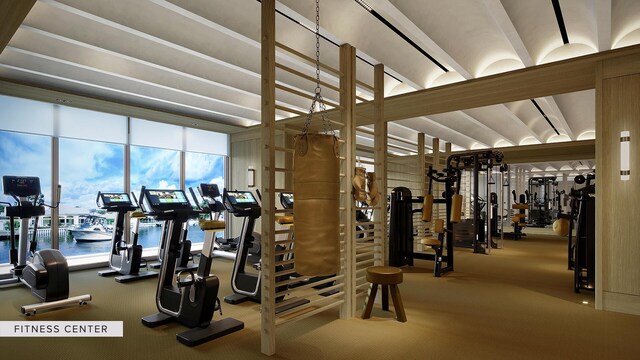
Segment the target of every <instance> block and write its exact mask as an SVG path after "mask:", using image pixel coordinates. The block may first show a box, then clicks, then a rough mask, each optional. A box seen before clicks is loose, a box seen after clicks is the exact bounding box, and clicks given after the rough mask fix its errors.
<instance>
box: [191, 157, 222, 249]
mask: <svg viewBox="0 0 640 360" xmlns="http://www.w3.org/2000/svg"><path fill="white" fill-rule="evenodd" d="M224 159H225V158H224V156H221V155H213V154H203V153H196V152H187V153H186V154H185V171H186V172H185V187H186V189H187V191H188V196H189V197H190V198H191V193H190V191H189V190H188V189H189V188H192V189H193V190H194V193H195V194H196V198H197V199H191V200H193V202H194V205H195V204H196V203H195V202H196V201H197V202H198V203H200V206H202V205H204V204H202V202H203V199H202V198H201V197H200V195H199V192H198V187H199V186H200V184H202V183H205V184H217V185H218V189H219V190H220V193H222V190H223V189H224ZM204 215H206V214H203V217H204ZM190 225H191V226H190V227H189V238H190V240H191V241H192V242H202V241H203V240H204V232H203V231H202V230H201V229H200V227H199V226H198V224H197V222H195V221H193V222H191V223H190Z"/></svg>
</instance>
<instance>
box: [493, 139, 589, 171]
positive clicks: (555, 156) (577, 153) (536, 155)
mask: <svg viewBox="0 0 640 360" xmlns="http://www.w3.org/2000/svg"><path fill="white" fill-rule="evenodd" d="M498 150H499V151H501V152H502V153H503V154H504V162H506V163H507V164H530V163H546V162H560V161H571V160H582V159H595V156H596V141H595V140H580V141H572V142H562V143H551V144H539V145H523V146H514V147H504V148H500V149H498ZM574 168H575V167H574ZM543 170H544V169H543Z"/></svg>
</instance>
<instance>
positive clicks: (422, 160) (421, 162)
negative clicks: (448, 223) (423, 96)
mask: <svg viewBox="0 0 640 360" xmlns="http://www.w3.org/2000/svg"><path fill="white" fill-rule="evenodd" d="M425 152H426V151H425V140H424V133H418V168H417V169H416V172H417V173H418V175H417V176H416V180H417V181H419V182H420V189H421V191H422V194H413V196H418V195H426V194H427V191H428V190H429V189H428V188H427V186H428V185H429V184H428V183H427V177H426V176H425V174H426V173H427V159H426V154H425ZM414 225H415V223H414ZM424 225H425V224H424V222H423V221H419V222H418V234H419V237H423V236H425V232H424V231H425V226H424Z"/></svg>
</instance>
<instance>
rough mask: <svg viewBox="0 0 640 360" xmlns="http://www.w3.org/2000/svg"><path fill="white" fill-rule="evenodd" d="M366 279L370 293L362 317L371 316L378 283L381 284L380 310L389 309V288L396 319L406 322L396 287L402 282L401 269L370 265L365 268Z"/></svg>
mask: <svg viewBox="0 0 640 360" xmlns="http://www.w3.org/2000/svg"><path fill="white" fill-rule="evenodd" d="M367 281H368V282H370V283H371V293H370V294H369V300H368V301H367V305H366V306H365V308H364V311H363V312H362V318H363V319H368V318H370V317H371V310H373V302H374V301H375V299H376V294H377V293H378V285H382V310H385V311H389V290H391V299H393V307H394V309H395V310H396V319H397V320H398V321H400V322H406V321H407V316H406V315H405V313H404V306H402V298H400V290H399V289H398V284H401V283H402V270H401V269H399V268H396V267H391V266H372V267H370V268H368V269H367ZM389 287H391V289H389Z"/></svg>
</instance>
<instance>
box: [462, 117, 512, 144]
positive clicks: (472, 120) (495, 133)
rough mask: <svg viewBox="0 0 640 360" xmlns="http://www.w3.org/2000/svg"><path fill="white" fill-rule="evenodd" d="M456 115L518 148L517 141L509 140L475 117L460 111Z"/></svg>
mask: <svg viewBox="0 0 640 360" xmlns="http://www.w3.org/2000/svg"><path fill="white" fill-rule="evenodd" d="M454 113H455V114H456V115H458V116H460V117H462V118H463V119H465V120H467V121H469V122H471V123H472V124H475V125H477V126H479V127H481V128H483V129H484V130H486V131H488V132H489V133H491V135H493V136H495V137H497V138H498V139H499V140H504V141H506V142H508V143H509V144H511V146H516V145H518V142H517V141H513V139H511V138H509V137H508V136H506V135H502V134H501V133H499V132H498V131H496V130H494V129H493V128H490V127H489V126H487V125H485V124H484V123H483V122H481V121H479V120H477V119H476V118H474V117H473V116H471V115H469V114H467V113H466V112H464V111H462V110H460V111H456V112H454ZM494 145H495V144H492V145H491V147H493V146H494Z"/></svg>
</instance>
